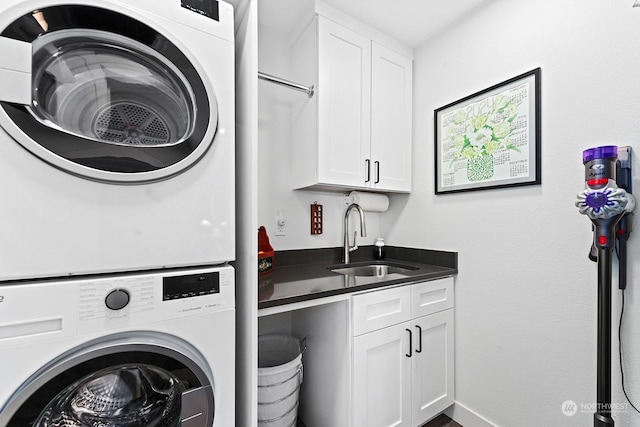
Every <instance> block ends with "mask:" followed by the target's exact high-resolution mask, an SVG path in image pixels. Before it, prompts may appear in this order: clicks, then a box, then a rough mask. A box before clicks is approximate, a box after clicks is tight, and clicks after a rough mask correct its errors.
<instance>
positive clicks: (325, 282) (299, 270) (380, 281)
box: [258, 246, 458, 309]
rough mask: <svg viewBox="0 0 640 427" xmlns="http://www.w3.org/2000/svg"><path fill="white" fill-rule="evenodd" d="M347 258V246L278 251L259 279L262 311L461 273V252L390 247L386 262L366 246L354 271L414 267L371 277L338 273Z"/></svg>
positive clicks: (355, 259) (353, 260)
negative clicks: (361, 267) (365, 267)
mask: <svg viewBox="0 0 640 427" xmlns="http://www.w3.org/2000/svg"><path fill="white" fill-rule="evenodd" d="M341 258H342V248H323V249H303V250H292V251H277V252H276V253H275V256H274V260H273V261H274V262H273V265H274V269H273V271H272V272H269V273H265V274H264V275H262V276H260V277H259V278H258V309H261V308H268V307H275V306H279V305H284V304H291V303H296V302H302V301H308V300H312V299H317V298H324V297H329V296H334V295H340V294H345V293H353V292H358V291H362V290H368V289H374V288H379V287H384V286H391V285H398V284H409V283H415V282H421V281H425V280H434V279H439V278H442V277H447V276H451V275H454V274H457V273H458V253H457V252H445V251H433V250H427V249H412V248H402V247H397V246H387V247H386V258H385V259H384V261H375V260H374V259H373V246H362V247H360V249H358V250H357V251H355V252H352V254H351V262H350V263H349V267H355V266H359V265H370V264H379V263H382V264H387V265H398V266H406V267H410V271H405V272H404V273H405V274H402V275H399V274H387V275H385V276H369V277H363V276H353V275H343V274H339V273H334V272H332V271H331V269H330V268H331V267H336V266H342V265H340V264H341ZM328 267H329V268H328Z"/></svg>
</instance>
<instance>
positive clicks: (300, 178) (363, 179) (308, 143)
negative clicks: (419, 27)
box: [292, 15, 413, 192]
mask: <svg viewBox="0 0 640 427" xmlns="http://www.w3.org/2000/svg"><path fill="white" fill-rule="evenodd" d="M292 49H293V69H294V75H295V76H296V78H297V79H299V80H300V81H305V82H308V81H311V82H316V86H315V89H316V95H315V96H314V97H313V98H311V99H301V100H299V101H298V104H296V105H295V107H294V109H293V110H294V112H293V115H294V116H293V154H294V157H293V158H294V162H295V164H294V170H293V177H294V178H293V179H294V188H310V187H311V188H324V189H331V188H333V189H369V190H376V191H394V192H410V191H411V135H412V76H413V71H412V64H413V62H412V60H411V59H410V58H408V57H406V56H405V55H402V54H401V53H398V52H395V51H393V50H392V49H389V48H387V47H385V46H384V45H383V44H382V43H379V42H378V41H376V40H374V39H372V38H371V37H368V36H365V35H363V34H361V33H360V32H358V31H356V30H353V29H351V28H348V27H347V26H345V25H342V24H340V23H337V22H335V21H334V20H331V19H328V18H326V17H324V16H322V15H316V16H315V18H314V19H313V21H312V22H311V24H310V25H309V26H308V27H307V28H306V29H305V30H304V31H303V33H302V34H301V36H300V37H298V39H297V40H296V41H295V42H294V44H293V48H292Z"/></svg>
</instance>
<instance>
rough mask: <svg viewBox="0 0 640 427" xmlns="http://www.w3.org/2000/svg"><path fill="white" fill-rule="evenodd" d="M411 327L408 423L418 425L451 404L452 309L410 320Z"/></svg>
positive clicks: (452, 397) (452, 374) (452, 373)
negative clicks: (410, 387)
mask: <svg viewBox="0 0 640 427" xmlns="http://www.w3.org/2000/svg"><path fill="white" fill-rule="evenodd" d="M411 325H412V327H413V331H414V336H416V337H417V339H414V345H413V350H414V351H413V356H414V357H412V363H413V366H412V369H413V371H412V391H411V396H412V401H413V403H412V410H413V415H412V420H413V425H414V426H419V425H422V424H423V423H424V422H425V421H427V420H429V419H430V418H433V417H435V416H436V415H438V414H439V413H440V412H442V411H444V410H445V409H446V408H448V407H449V406H451V405H452V404H453V399H454V369H453V365H454V356H453V309H450V310H445V311H441V312H439V313H435V314H431V315H429V316H424V317H420V318H418V319H414V320H412V321H411Z"/></svg>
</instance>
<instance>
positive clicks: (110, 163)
mask: <svg viewBox="0 0 640 427" xmlns="http://www.w3.org/2000/svg"><path fill="white" fill-rule="evenodd" d="M1 36H2V37H1V38H0V42H1V43H2V44H3V45H4V47H5V49H8V50H9V51H13V52H14V53H15V57H16V59H15V61H13V62H15V64H13V65H10V66H9V67H13V68H14V69H15V70H14V71H18V73H15V72H14V73H11V74H10V75H11V76H14V78H15V79H16V81H15V82H13V83H11V85H10V86H11V87H9V88H0V99H2V101H3V102H1V103H0V106H1V111H0V125H2V127H3V128H5V130H7V131H8V132H9V134H11V135H12V136H13V137H14V139H15V140H16V141H18V142H19V143H20V144H22V145H23V146H24V147H25V148H26V149H28V150H29V151H31V152H32V153H33V154H35V155H36V156H38V157H39V158H41V159H42V160H44V161H45V162H47V163H49V164H51V165H53V166H56V167H58V168H60V169H63V170H65V171H67V172H70V173H73V174H75V175H79V176H82V177H86V178H89V179H93V180H99V181H115V182H123V183H131V182H147V181H154V180H158V179H164V178H167V177H170V176H172V175H175V174H177V173H179V172H181V171H184V170H185V169H187V168H189V167H190V166H192V165H193V164H194V163H195V162H197V161H198V160H199V159H200V158H201V157H202V156H203V155H204V153H205V152H206V150H207V149H208V148H209V145H210V144H211V143H212V142H213V140H214V135H215V131H216V127H217V103H216V101H215V94H214V93H213V90H212V89H211V88H209V89H207V87H206V86H205V83H204V82H203V79H202V78H201V75H200V73H199V72H198V71H197V68H196V66H195V65H194V62H193V61H192V60H190V59H189V58H188V57H187V56H186V55H185V53H183V51H181V50H180V49H179V48H178V47H177V46H176V45H175V44H174V43H172V41H171V40H170V39H169V38H168V37H166V36H165V35H163V34H160V33H159V32H158V31H156V30H155V29H153V28H152V27H150V26H149V25H146V24H143V23H141V22H139V21H137V20H135V19H133V18H131V17H129V16H126V15H124V14H121V13H119V12H116V11H113V10H108V9H104V8H98V7H91V6H79V5H64V6H55V7H48V8H44V9H41V10H36V11H33V12H30V13H28V14H25V15H23V16H21V17H20V18H18V19H16V20H15V21H14V22H13V23H12V24H11V25H9V26H8V27H6V28H4V29H3V30H2V33H1ZM5 68H6V67H5ZM20 73H22V74H20ZM16 75H17V76H18V77H15V76H16ZM0 77H2V76H0ZM5 81H6V80H5ZM2 113H4V114H2Z"/></svg>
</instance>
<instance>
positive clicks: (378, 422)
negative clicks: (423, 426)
mask: <svg viewBox="0 0 640 427" xmlns="http://www.w3.org/2000/svg"><path fill="white" fill-rule="evenodd" d="M410 326H411V324H410V323H409V322H407V323H403V324H399V325H395V326H391V327H388V328H384V329H380V330H377V331H375V332H370V333H368V334H364V335H360V336H358V337H355V338H354V343H353V411H354V414H353V419H354V423H353V426H354V427H391V426H395V427H400V426H403V427H410V426H411V377H410V370H411V359H412V358H413V355H412V353H411V348H410V347H411V346H410V342H409V341H410V340H409V334H410V332H408V331H407V329H409V327H410ZM409 330H410V329H409ZM414 335H415V334H414ZM407 355H409V356H411V357H409V356H407Z"/></svg>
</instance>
